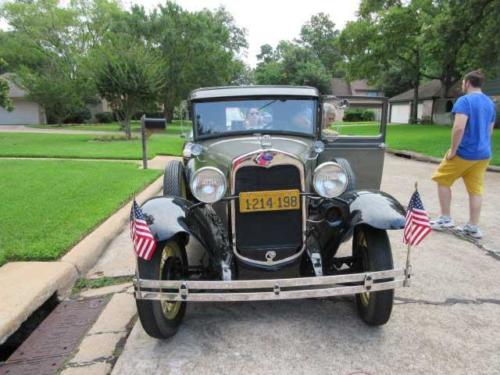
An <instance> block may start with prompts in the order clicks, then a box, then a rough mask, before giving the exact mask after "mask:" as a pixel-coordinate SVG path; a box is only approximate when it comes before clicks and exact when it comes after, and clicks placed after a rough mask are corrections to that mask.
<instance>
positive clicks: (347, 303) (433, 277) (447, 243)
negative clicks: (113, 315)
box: [91, 155, 500, 375]
mask: <svg viewBox="0 0 500 375" xmlns="http://www.w3.org/2000/svg"><path fill="white" fill-rule="evenodd" d="M435 167H436V165H434V164H426V163H421V162H415V161H411V160H407V159H403V158H397V157H395V156H391V155H387V156H386V165H385V173H384V179H383V187H382V188H383V190H385V191H387V192H389V193H391V194H393V195H394V196H396V197H397V198H398V199H400V200H401V201H402V202H403V203H404V204H406V203H407V201H408V199H409V197H410V195H411V193H412V190H413V185H414V182H415V180H418V182H419V190H420V192H421V195H422V199H423V201H424V204H425V206H426V208H427V209H428V210H429V211H430V213H431V214H432V215H434V214H436V213H437V208H438V205H437V197H436V195H435V186H434V184H433V183H432V181H430V175H431V173H432V171H433V170H434V169H435ZM486 180H487V187H486V193H485V207H484V214H483V228H484V232H485V235H486V239H485V241H484V243H485V245H487V246H489V247H490V248H494V249H496V250H499V249H500V231H498V229H497V228H496V223H497V222H498V220H497V218H496V213H497V212H498V207H500V194H498V187H500V174H499V173H488V175H487V179H486ZM466 202H467V201H466V194H465V190H464V188H463V184H462V183H461V182H460V183H458V184H457V188H456V189H455V190H454V204H453V215H454V216H455V218H456V220H457V221H458V222H459V223H461V222H464V221H466V219H467V203H466ZM401 235H402V232H401V231H398V232H391V234H390V237H391V240H392V244H393V253H394V258H395V261H396V263H397V265H399V266H402V265H403V264H404V259H405V248H404V246H403V245H402V242H401ZM123 236H125V234H123ZM120 241H122V240H117V241H116V243H120ZM123 243H124V242H121V244H122V245H120V247H122V246H124V245H123ZM122 251H129V249H123V247H122ZM103 259H105V260H103V263H102V264H101V265H100V266H99V265H98V266H97V268H96V269H95V270H94V272H101V274H105V273H106V272H105V270H104V269H105V268H106V267H105V263H107V264H111V262H110V259H109V257H108V258H103ZM129 259H132V258H129ZM412 259H413V262H412V263H413V269H414V273H415V275H414V278H413V280H412V286H411V288H405V289H399V290H397V292H396V301H395V306H394V310H393V313H392V317H391V320H390V321H389V323H388V324H387V325H385V326H383V327H380V328H371V327H368V326H366V325H364V324H363V323H362V322H361V321H360V320H359V318H358V317H357V315H356V311H355V306H354V303H353V299H352V298H351V297H346V298H329V299H319V300H318V299H317V300H297V301H283V302H254V303H228V304H223V303H219V304H215V303H207V304H202V303H198V304H194V303H193V304H191V305H189V306H188V310H187V313H186V317H185V320H184V324H183V325H182V326H181V328H180V330H179V333H178V334H177V336H175V337H174V338H172V339H170V340H168V341H164V342H162V341H158V340H155V339H152V338H150V337H148V336H147V335H146V334H145V333H144V331H143V330H142V327H141V325H140V323H136V324H135V326H134V328H133V330H132V332H131V334H130V336H129V338H128V340H127V342H126V345H125V347H124V350H123V353H122V354H121V356H120V358H119V359H118V361H117V363H116V365H115V367H114V370H113V374H137V373H148V374H166V373H168V374H195V373H203V374H229V373H230V374H240V373H245V374H250V373H261V374H262V373H265V374H268V373H273V374H290V373H293V374H305V373H317V374H342V375H347V374H355V373H356V374H493V373H498V371H499V370H498V369H499V368H500V354H499V353H500V338H499V335H500V333H499V332H500V318H499V317H500V287H499V286H498V281H497V280H498V279H497V275H498V271H499V270H500V258H499V257H495V256H492V255H491V253H488V252H487V251H485V250H483V249H481V248H479V247H477V246H475V245H474V244H471V243H469V242H466V241H464V240H461V239H459V238H457V237H455V236H453V235H452V234H449V233H432V234H431V236H430V238H428V239H427V240H426V241H424V243H423V244H422V246H420V247H419V248H418V249H416V250H415V251H414V253H413V257H412ZM99 267H101V269H99ZM121 267H124V269H127V267H128V269H130V270H131V269H133V268H130V265H127V264H122V265H121ZM91 273H92V271H91Z"/></svg>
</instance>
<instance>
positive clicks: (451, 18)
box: [340, 0, 500, 122]
mask: <svg viewBox="0 0 500 375" xmlns="http://www.w3.org/2000/svg"><path fill="white" fill-rule="evenodd" d="M358 13H359V18H358V19H357V20H356V21H354V22H351V23H348V25H347V26H346V28H345V29H344V30H343V32H342V33H341V36H340V46H341V50H342V53H343V55H344V57H345V59H346V63H345V66H346V69H347V73H348V76H349V77H350V78H369V79H370V81H372V82H376V83H378V84H379V85H380V84H381V85H382V86H383V85H386V84H387V82H389V86H390V87H391V86H392V87H394V86H393V83H396V84H397V81H398V80H399V81H400V82H401V91H402V90H403V89H406V88H407V86H408V85H410V86H411V87H413V88H414V89H415V96H414V100H413V107H412V109H413V110H412V114H411V121H412V122H413V121H415V120H416V117H417V102H418V86H419V85H420V82H421V80H422V79H439V80H440V81H441V82H442V90H441V95H442V96H445V95H446V93H447V92H448V90H449V89H450V88H451V87H452V86H453V85H454V84H455V83H456V82H457V81H459V80H460V79H461V77H462V76H463V75H464V73H466V72H467V71H470V70H473V69H477V68H482V69H483V70H485V71H486V72H487V73H489V74H490V76H496V75H497V74H500V39H499V38H498V19H499V18H500V7H499V6H498V0H465V1H458V0H439V1H432V0H411V1H401V0H363V1H362V2H361V4H360V8H359V12H358ZM391 82H392V83H391Z"/></svg>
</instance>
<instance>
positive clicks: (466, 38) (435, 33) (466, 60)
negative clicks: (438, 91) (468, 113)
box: [424, 0, 500, 96]
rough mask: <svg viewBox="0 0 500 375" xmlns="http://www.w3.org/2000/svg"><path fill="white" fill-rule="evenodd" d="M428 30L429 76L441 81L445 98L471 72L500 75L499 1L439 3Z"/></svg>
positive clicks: (445, 1)
mask: <svg viewBox="0 0 500 375" xmlns="http://www.w3.org/2000/svg"><path fill="white" fill-rule="evenodd" d="M436 8H437V9H436V12H435V17H433V18H432V20H431V23H430V24H429V26H428V27H427V28H426V30H425V34H424V35H425V39H426V40H427V42H428V43H427V46H426V52H427V54H428V56H430V58H429V59H428V66H427V73H428V75H429V76H431V77H432V78H436V79H439V80H441V82H442V83H443V85H442V95H443V96H444V95H445V94H446V93H447V92H448V90H449V88H450V87H452V86H453V85H454V84H455V83H456V82H457V81H459V80H460V79H461V78H462V77H463V75H464V74H465V73H467V72H468V71H471V70H474V69H478V68H482V69H483V70H484V71H485V72H486V73H489V75H490V76H492V77H496V76H497V75H498V74H500V38H499V37H498V35H499V33H498V32H499V29H498V20H499V19H500V6H499V3H498V0H463V1H457V0H440V1H439V2H437V4H436Z"/></svg>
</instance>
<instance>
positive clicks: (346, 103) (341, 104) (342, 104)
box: [338, 99, 349, 109]
mask: <svg viewBox="0 0 500 375" xmlns="http://www.w3.org/2000/svg"><path fill="white" fill-rule="evenodd" d="M338 107H339V108H340V109H344V108H347V107H349V100H347V99H342V100H341V101H340V102H339V103H338Z"/></svg>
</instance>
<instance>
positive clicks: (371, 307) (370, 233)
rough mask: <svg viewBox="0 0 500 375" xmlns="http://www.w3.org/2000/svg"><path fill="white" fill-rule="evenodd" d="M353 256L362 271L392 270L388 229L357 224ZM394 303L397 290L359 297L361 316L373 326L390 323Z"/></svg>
mask: <svg viewBox="0 0 500 375" xmlns="http://www.w3.org/2000/svg"><path fill="white" fill-rule="evenodd" d="M353 255H354V257H355V258H356V259H357V261H358V264H359V265H360V268H361V271H362V272H368V271H383V270H391V269H393V261H392V252H391V244H390V242H389V237H388V236H387V232H386V231H385V230H381V229H376V228H372V227H370V226H368V225H358V226H357V227H356V228H355V230H354V236H353ZM383 281H388V280H385V279H384V280H383ZM393 302H394V289H390V290H382V291H379V292H366V293H360V294H357V295H356V305H357V309H358V313H359V316H360V317H361V319H363V321H364V322H365V323H367V324H368V325H372V326H378V325H382V324H385V323H387V321H388V320H389V317H390V316H391V311H392V305H393Z"/></svg>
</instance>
